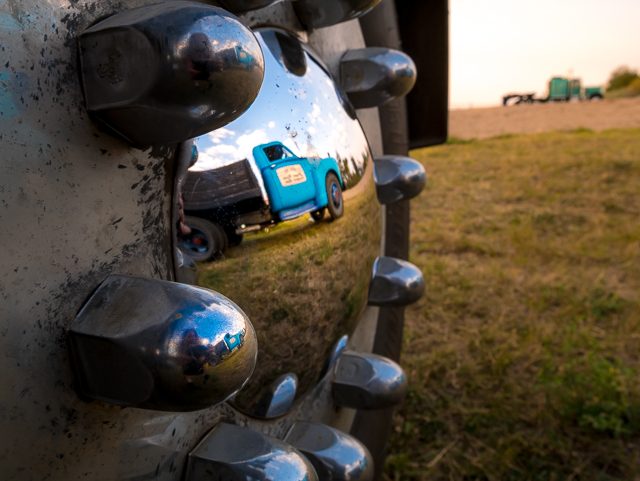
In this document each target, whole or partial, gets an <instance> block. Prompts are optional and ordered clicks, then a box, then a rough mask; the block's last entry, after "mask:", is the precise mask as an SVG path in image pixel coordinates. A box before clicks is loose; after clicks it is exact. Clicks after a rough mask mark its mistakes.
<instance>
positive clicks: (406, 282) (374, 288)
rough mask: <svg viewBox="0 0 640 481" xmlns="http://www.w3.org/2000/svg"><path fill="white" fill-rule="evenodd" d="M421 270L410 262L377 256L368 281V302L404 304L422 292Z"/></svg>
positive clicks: (372, 303)
mask: <svg viewBox="0 0 640 481" xmlns="http://www.w3.org/2000/svg"><path fill="white" fill-rule="evenodd" d="M424 289H425V284H424V278H423V277H422V272H421V271H420V269H418V268H417V267H416V266H415V265H413V264H411V263H410V262H407V261H403V260H401V259H396V258H393V257H378V258H377V259H376V261H375V263H374V264H373V274H372V276H371V282H370V283H369V304H371V305H374V306H382V307H390V306H406V305H409V304H413V303H414V302H416V301H417V300H418V299H420V298H421V297H422V295H423V294H424Z"/></svg>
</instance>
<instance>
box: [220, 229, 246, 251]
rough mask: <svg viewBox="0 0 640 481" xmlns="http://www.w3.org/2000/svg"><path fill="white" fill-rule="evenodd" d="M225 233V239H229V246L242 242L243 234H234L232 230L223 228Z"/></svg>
mask: <svg viewBox="0 0 640 481" xmlns="http://www.w3.org/2000/svg"><path fill="white" fill-rule="evenodd" d="M224 232H225V233H226V235H227V240H228V241H229V247H235V246H239V245H240V244H242V239H243V238H244V234H236V233H235V232H233V230H225V231H224Z"/></svg>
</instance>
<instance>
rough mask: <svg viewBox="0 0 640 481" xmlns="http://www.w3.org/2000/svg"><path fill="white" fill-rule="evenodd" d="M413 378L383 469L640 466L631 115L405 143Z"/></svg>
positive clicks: (470, 474)
mask: <svg viewBox="0 0 640 481" xmlns="http://www.w3.org/2000/svg"><path fill="white" fill-rule="evenodd" d="M413 156H414V157H415V158H417V159H419V160H420V161H421V162H422V163H423V164H424V166H425V167H426V169H427V172H428V173H429V175H430V181H429V186H428V189H427V191H426V192H425V193H423V194H422V196H421V197H420V198H419V199H418V200H416V201H415V202H414V203H413V207H412V208H413V214H412V215H413V232H412V249H411V261H412V262H414V263H415V264H417V265H418V266H420V267H421V268H422V270H423V272H424V275H425V279H426V281H427V285H428V287H427V294H426V295H425V297H424V298H423V299H422V300H421V301H420V302H419V303H418V304H417V305H414V306H412V307H411V308H409V309H408V310H407V331H406V340H405V341H406V343H405V352H404V358H403V363H404V365H405V367H406V369H407V372H408V374H409V376H410V383H411V386H410V393H409V396H408V399H407V400H406V402H405V403H404V405H403V406H402V407H401V408H400V410H399V412H398V414H397V417H396V426H395V431H394V434H393V438H392V454H391V456H390V458H389V461H388V465H387V476H388V478H390V479H429V480H439V479H443V480H450V479H455V480H554V479H557V480H560V479H562V480H565V479H573V480H614V479H621V480H622V479H624V480H628V479H634V477H636V473H639V472H640V383H639V379H638V367H640V262H639V261H640V221H639V217H638V214H639V213H640V130H638V129H634V130H612V131H605V132H602V133H594V132H591V131H589V130H586V129H579V130H576V131H572V132H554V133H549V134H539V135H528V136H503V137H501V138H494V139H490V140H486V141H472V142H468V141H465V142H457V143H454V144H450V145H445V146H441V147H436V148H431V149H425V150H421V151H417V152H414V153H413Z"/></svg>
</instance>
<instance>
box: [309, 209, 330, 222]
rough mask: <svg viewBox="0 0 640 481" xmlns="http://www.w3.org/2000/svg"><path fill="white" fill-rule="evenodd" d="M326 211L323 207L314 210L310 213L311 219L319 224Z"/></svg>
mask: <svg viewBox="0 0 640 481" xmlns="http://www.w3.org/2000/svg"><path fill="white" fill-rule="evenodd" d="M326 211H327V210H326V209H325V208H324V207H323V208H322V209H318V210H314V211H313V212H312V213H311V218H312V219H313V220H315V221H316V222H320V221H321V220H322V219H324V214H325V212H326Z"/></svg>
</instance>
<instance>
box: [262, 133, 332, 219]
mask: <svg viewBox="0 0 640 481" xmlns="http://www.w3.org/2000/svg"><path fill="white" fill-rule="evenodd" d="M253 158H254V160H255V162H256V166H257V167H258V170H259V171H260V173H261V174H262V179H263V181H264V187H265V190H266V191H267V196H268V198H269V204H270V209H271V212H272V213H273V214H274V217H275V216H277V217H278V218H279V219H280V220H282V221H284V220H289V219H294V218H296V217H299V216H301V215H304V214H307V213H312V215H313V217H314V219H316V220H318V218H320V219H321V218H322V217H323V216H324V210H325V208H327V209H328V211H329V214H330V215H331V217H332V219H337V218H338V217H341V216H342V214H343V212H344V203H343V199H342V190H343V189H344V183H343V181H342V176H341V175H340V169H339V168H338V162H337V161H336V160H335V159H333V158H331V157H327V158H324V159H320V158H300V157H297V156H295V155H294V154H293V153H292V152H291V151H290V150H289V149H287V147H285V146H284V145H283V144H282V143H281V142H271V143H268V144H262V145H259V146H257V147H255V148H254V149H253Z"/></svg>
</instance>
